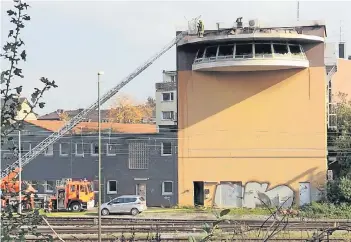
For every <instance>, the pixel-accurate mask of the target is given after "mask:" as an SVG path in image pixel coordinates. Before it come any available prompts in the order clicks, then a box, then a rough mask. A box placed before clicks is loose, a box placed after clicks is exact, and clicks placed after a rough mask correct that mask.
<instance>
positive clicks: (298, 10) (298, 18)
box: [297, 1, 300, 21]
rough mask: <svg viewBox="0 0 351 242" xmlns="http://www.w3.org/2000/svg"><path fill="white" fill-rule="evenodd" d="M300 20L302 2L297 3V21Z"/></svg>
mask: <svg viewBox="0 0 351 242" xmlns="http://www.w3.org/2000/svg"><path fill="white" fill-rule="evenodd" d="M299 20H300V1H297V21H299Z"/></svg>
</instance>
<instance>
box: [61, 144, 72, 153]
mask: <svg viewBox="0 0 351 242" xmlns="http://www.w3.org/2000/svg"><path fill="white" fill-rule="evenodd" d="M69 146H70V144H69V143H61V144H60V156H68V154H69V148H70V147H69Z"/></svg>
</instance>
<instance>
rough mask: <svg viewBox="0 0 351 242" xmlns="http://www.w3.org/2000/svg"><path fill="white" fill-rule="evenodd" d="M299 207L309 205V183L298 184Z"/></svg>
mask: <svg viewBox="0 0 351 242" xmlns="http://www.w3.org/2000/svg"><path fill="white" fill-rule="evenodd" d="M299 194H300V206H303V205H305V204H310V203H311V184H310V183H309V182H300V188H299Z"/></svg>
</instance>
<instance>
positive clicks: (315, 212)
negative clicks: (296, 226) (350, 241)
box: [300, 202, 351, 219]
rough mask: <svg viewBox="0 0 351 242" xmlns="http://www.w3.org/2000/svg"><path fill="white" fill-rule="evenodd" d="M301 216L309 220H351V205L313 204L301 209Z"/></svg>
mask: <svg viewBox="0 0 351 242" xmlns="http://www.w3.org/2000/svg"><path fill="white" fill-rule="evenodd" d="M300 215H301V216H302V217H308V218H348V219H349V218H351V204H347V203H340V204H337V205H335V204H333V203H317V202H312V203H311V204H310V205H306V206H304V207H302V208H301V210H300Z"/></svg>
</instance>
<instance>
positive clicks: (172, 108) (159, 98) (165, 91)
mask: <svg viewBox="0 0 351 242" xmlns="http://www.w3.org/2000/svg"><path fill="white" fill-rule="evenodd" d="M162 74H163V81H162V82H159V83H156V125H157V127H158V130H159V132H164V131H176V129H177V72H176V71H165V70H164V71H163V73H162Z"/></svg>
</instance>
